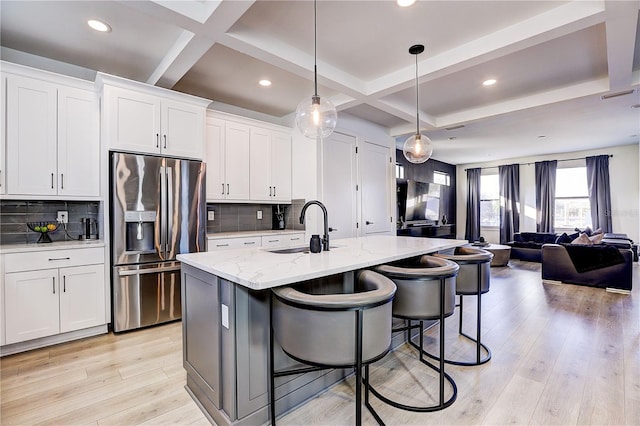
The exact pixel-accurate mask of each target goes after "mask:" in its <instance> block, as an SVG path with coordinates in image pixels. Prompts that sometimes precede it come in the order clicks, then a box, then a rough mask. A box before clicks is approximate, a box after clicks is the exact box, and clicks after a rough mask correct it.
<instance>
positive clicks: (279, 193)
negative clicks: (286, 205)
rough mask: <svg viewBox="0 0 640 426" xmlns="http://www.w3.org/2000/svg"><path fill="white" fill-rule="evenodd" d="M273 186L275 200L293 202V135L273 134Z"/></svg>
mask: <svg viewBox="0 0 640 426" xmlns="http://www.w3.org/2000/svg"><path fill="white" fill-rule="evenodd" d="M271 184H272V185H273V199H275V200H276V201H283V202H291V135H288V134H286V133H278V132H273V133H272V134H271Z"/></svg>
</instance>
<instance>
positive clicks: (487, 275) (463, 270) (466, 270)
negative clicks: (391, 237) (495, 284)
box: [427, 247, 493, 366]
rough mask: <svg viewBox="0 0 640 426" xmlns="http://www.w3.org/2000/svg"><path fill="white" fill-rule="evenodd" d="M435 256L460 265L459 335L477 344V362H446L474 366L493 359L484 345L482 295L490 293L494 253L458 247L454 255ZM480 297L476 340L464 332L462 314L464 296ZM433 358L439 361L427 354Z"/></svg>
mask: <svg viewBox="0 0 640 426" xmlns="http://www.w3.org/2000/svg"><path fill="white" fill-rule="evenodd" d="M433 256H435V257H439V258H441V259H447V260H451V261H454V262H456V263H457V264H458V265H460V272H458V280H457V281H456V294H457V295H459V296H460V304H459V305H458V306H459V307H460V321H459V324H458V333H459V334H460V335H461V336H464V337H466V338H467V339H469V340H471V341H472V342H475V344H476V360H475V361H471V362H468V361H454V360H445V362H447V363H449V364H454V365H463V366H472V365H480V364H484V363H486V362H488V361H489V360H490V359H491V350H490V349H489V348H488V347H487V346H485V345H484V344H483V343H482V337H481V328H482V295H483V294H484V293H487V292H488V291H489V283H490V280H491V270H490V264H491V259H493V253H491V252H489V251H486V250H482V249H478V248H474V247H456V249H455V251H454V253H453V254H452V255H449V254H442V253H437V254H434V255H433ZM471 295H476V296H478V311H477V318H476V338H475V339H474V338H473V337H471V336H469V335H467V334H465V333H463V332H462V312H463V300H464V296H471ZM481 349H484V350H485V351H486V353H487V356H486V357H484V358H481ZM427 355H428V356H430V357H431V358H434V359H437V357H435V356H434V355H431V354H427Z"/></svg>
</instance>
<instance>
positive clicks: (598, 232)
mask: <svg viewBox="0 0 640 426" xmlns="http://www.w3.org/2000/svg"><path fill="white" fill-rule="evenodd" d="M598 234H602V228H598V229H596V230H595V231H593V232H592V233H591V236H594V235H598Z"/></svg>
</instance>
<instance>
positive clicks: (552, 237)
mask: <svg viewBox="0 0 640 426" xmlns="http://www.w3.org/2000/svg"><path fill="white" fill-rule="evenodd" d="M557 238H558V234H552V233H544V232H517V233H515V234H513V241H510V242H509V243H507V245H508V246H510V247H511V259H520V260H526V261H528V262H541V261H542V246H543V245H544V244H553V243H555V242H556V239H557Z"/></svg>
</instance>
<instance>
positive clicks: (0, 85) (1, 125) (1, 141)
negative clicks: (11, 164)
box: [0, 75, 7, 195]
mask: <svg viewBox="0 0 640 426" xmlns="http://www.w3.org/2000/svg"><path fill="white" fill-rule="evenodd" d="M6 105H7V77H5V76H4V75H0V129H2V131H0V195H2V194H5V193H6V192H7V190H6V185H5V176H6V174H7V173H6V172H7V169H6V164H5V159H6V156H5V152H4V149H5V143H6V142H5V137H6V134H7V132H5V129H6V128H7V126H6V117H7V116H6V115H5V111H6Z"/></svg>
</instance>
